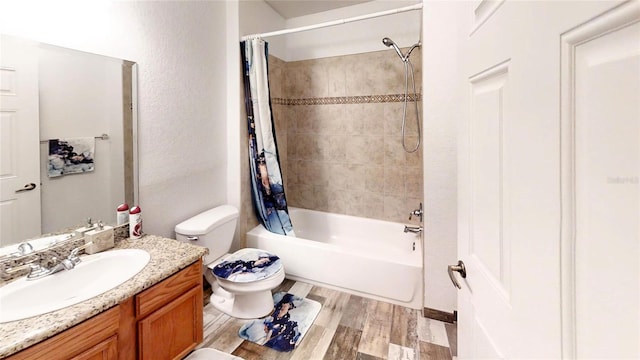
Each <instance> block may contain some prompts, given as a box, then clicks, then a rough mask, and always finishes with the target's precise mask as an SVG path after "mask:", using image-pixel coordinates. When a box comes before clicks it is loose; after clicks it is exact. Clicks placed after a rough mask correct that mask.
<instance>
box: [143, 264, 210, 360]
mask: <svg viewBox="0 0 640 360" xmlns="http://www.w3.org/2000/svg"><path fill="white" fill-rule="evenodd" d="M135 306H136V319H137V324H138V358H139V359H149V360H160V359H181V358H182V357H184V356H185V355H187V354H188V353H189V352H190V351H191V350H193V349H194V348H195V347H196V346H197V345H198V344H199V343H200V342H202V332H203V324H202V316H203V314H202V309H203V294H202V261H201V260H200V261H198V262H196V263H194V264H192V265H191V266H189V267H187V268H185V269H184V270H182V271H180V272H179V273H177V274H175V275H173V276H171V277H170V278H168V279H166V280H164V281H163V282H161V283H159V284H157V285H154V286H153V287H151V288H149V289H147V290H145V291H143V292H142V293H140V294H138V295H136V296H135Z"/></svg>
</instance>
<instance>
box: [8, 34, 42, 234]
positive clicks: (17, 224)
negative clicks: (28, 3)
mask: <svg viewBox="0 0 640 360" xmlns="http://www.w3.org/2000/svg"><path fill="white" fill-rule="evenodd" d="M38 127H39V117H38V58H37V48H36V45H35V44H33V43H26V42H23V41H20V40H16V39H14V38H11V37H8V36H4V35H2V37H1V38H0V222H1V224H0V225H1V226H0V246H5V245H8V244H12V243H16V242H19V241H20V240H24V239H26V238H29V237H33V236H36V235H40V233H41V229H40V165H39V159H40V155H39V150H40V147H39V141H40V138H39V130H38Z"/></svg>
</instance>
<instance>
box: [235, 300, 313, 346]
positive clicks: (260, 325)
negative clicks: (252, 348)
mask: <svg viewBox="0 0 640 360" xmlns="http://www.w3.org/2000/svg"><path fill="white" fill-rule="evenodd" d="M273 304H274V306H273V311H272V312H271V314H269V315H268V316H267V317H265V318H262V319H256V320H251V321H250V322H248V323H246V324H244V325H243V326H242V327H241V328H240V331H238V335H239V336H240V337H241V338H243V339H245V340H248V341H251V342H254V343H256V344H258V345H262V346H267V347H270V348H272V349H274V350H278V351H284V352H287V351H291V350H293V349H295V347H296V346H297V345H298V344H299V343H300V341H302V338H303V337H304V335H305V334H306V333H307V330H309V328H310V327H311V324H313V321H314V320H315V319H316V317H317V316H318V313H319V312H320V309H321V308H322V305H320V303H319V302H317V301H313V300H309V299H305V298H301V297H298V296H295V295H293V294H289V293H285V292H279V293H275V294H273Z"/></svg>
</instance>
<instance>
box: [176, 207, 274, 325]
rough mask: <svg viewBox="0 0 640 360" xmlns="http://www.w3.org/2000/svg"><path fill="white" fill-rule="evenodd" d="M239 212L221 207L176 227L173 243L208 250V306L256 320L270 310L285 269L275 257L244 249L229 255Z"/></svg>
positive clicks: (206, 271)
mask: <svg viewBox="0 0 640 360" xmlns="http://www.w3.org/2000/svg"><path fill="white" fill-rule="evenodd" d="M237 221H238V209H236V208H235V207H233V206H230V205H222V206H218V207H216V208H213V209H210V210H207V211H205V212H203V213H200V214H198V215H196V216H194V217H192V218H190V219H187V220H185V221H183V222H181V223H180V224H178V225H176V227H175V232H176V239H177V240H180V241H184V242H189V243H191V244H194V245H199V246H204V247H206V248H208V249H209V254H208V255H205V256H204V259H203V266H204V269H203V271H204V275H205V278H206V280H207V281H208V282H209V284H211V289H212V294H211V297H210V302H211V304H212V305H213V306H214V307H215V308H216V309H218V310H220V311H222V312H223V313H225V314H227V315H230V316H233V317H236V318H240V319H257V318H261V317H264V316H266V315H268V314H269V313H270V312H271V311H272V310H273V298H272V295H271V290H272V289H274V288H275V287H277V286H278V285H280V283H282V281H283V280H284V276H285V273H284V267H283V266H282V262H281V260H280V259H279V258H278V257H277V256H276V255H274V254H270V253H268V252H266V251H263V250H260V249H253V248H245V249H240V250H238V251H236V252H235V253H233V254H229V250H230V249H231V243H232V241H233V235H234V233H235V229H236V223H237Z"/></svg>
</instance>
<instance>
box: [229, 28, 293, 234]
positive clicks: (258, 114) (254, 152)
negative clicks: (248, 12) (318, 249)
mask: <svg viewBox="0 0 640 360" xmlns="http://www.w3.org/2000/svg"><path fill="white" fill-rule="evenodd" d="M240 50H241V53H242V64H243V67H244V68H243V70H244V71H243V78H244V99H245V106H246V109H247V122H248V130H249V163H250V167H251V189H252V198H253V204H254V208H255V211H256V215H257V216H258V218H259V219H260V221H261V222H262V224H263V225H264V227H265V228H266V229H267V230H269V231H271V232H274V233H277V234H283V235H291V236H295V234H294V232H293V226H292V225H291V219H290V218H289V211H288V209H287V200H286V197H285V195H284V186H283V184H282V173H281V172H280V159H279V158H278V147H277V143H276V134H275V128H274V125H273V116H272V114H271V98H270V96H269V79H268V68H267V54H268V50H267V43H266V42H265V41H264V40H262V39H251V40H246V41H243V42H241V43H240Z"/></svg>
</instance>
